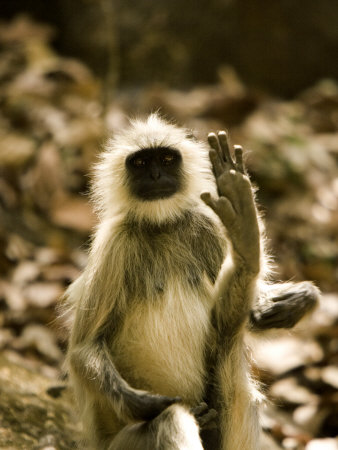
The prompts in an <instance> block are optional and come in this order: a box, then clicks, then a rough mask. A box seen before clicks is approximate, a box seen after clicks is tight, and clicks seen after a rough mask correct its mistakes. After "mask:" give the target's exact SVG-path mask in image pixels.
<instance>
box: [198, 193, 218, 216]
mask: <svg viewBox="0 0 338 450" xmlns="http://www.w3.org/2000/svg"><path fill="white" fill-rule="evenodd" d="M201 199H202V200H203V201H204V203H205V204H206V205H208V206H210V208H211V209H213V210H214V211H215V212H216V210H217V201H216V200H215V199H214V198H212V197H211V195H210V192H203V193H202V194H201Z"/></svg>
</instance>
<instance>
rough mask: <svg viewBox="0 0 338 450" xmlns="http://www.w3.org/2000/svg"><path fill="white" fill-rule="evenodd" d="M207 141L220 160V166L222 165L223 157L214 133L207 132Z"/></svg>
mask: <svg viewBox="0 0 338 450" xmlns="http://www.w3.org/2000/svg"><path fill="white" fill-rule="evenodd" d="M208 142H209V145H210V147H211V148H212V149H213V150H214V151H215V152H216V155H217V157H218V159H219V161H220V164H221V167H223V163H224V159H223V155H222V149H221V147H220V144H219V141H218V138H217V136H216V134H215V133H209V134H208Z"/></svg>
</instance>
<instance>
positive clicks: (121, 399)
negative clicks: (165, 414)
mask: <svg viewBox="0 0 338 450" xmlns="http://www.w3.org/2000/svg"><path fill="white" fill-rule="evenodd" d="M70 365H71V368H72V370H73V371H74V373H75V374H76V376H77V378H80V379H81V383H82V384H83V385H84V386H85V387H86V388H87V389H88V390H89V391H92V392H94V393H99V394H100V395H101V396H103V397H104V398H105V399H106V400H108V401H109V402H110V404H111V406H112V408H113V409H114V411H115V413H116V414H117V416H118V417H119V418H120V419H121V420H123V421H126V422H128V421H133V420H151V419H153V418H154V417H156V416H157V415H158V414H160V413H161V412H162V411H163V410H164V409H165V408H167V407H168V406H170V405H171V404H173V403H176V402H178V401H180V399H179V398H170V397H165V396H161V395H155V394H150V393H148V392H145V391H140V390H136V389H133V388H132V387H131V386H129V384H128V383H127V382H126V381H125V380H124V379H123V378H122V377H121V375H120V374H119V372H118V371H117V369H116V367H115V365H114V363H113V361H112V360H111V357H110V354H109V351H108V349H107V347H106V344H105V342H104V341H99V342H97V343H90V344H89V343H88V344H84V345H79V346H77V347H75V348H74V349H73V350H72V351H71V352H70Z"/></svg>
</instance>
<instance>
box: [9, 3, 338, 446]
mask: <svg viewBox="0 0 338 450" xmlns="http://www.w3.org/2000/svg"><path fill="white" fill-rule="evenodd" d="M337 22H338V2H336V1H335V0H322V1H321V2H318V1H315V0H308V1H307V2H306V4H304V2H294V1H292V0H281V1H275V2H265V1H263V0H208V1H206V0H195V1H186V2H180V1H178V0H171V1H169V0H157V1H154V0H152V1H151V0H138V2H134V1H131V0H77V1H75V0H54V1H53V2H46V1H44V0H7V1H6V0H3V1H2V2H1V4H0V325H1V328H0V380H1V381H2V383H1V384H0V392H1V398H2V402H1V404H0V429H1V433H0V448H1V449H20V448H22V449H26V448H27V449H28V448H39V449H40V448H55V449H68V448H73V445H74V440H75V437H76V433H77V430H78V425H77V423H76V419H74V418H73V416H72V409H73V408H72V405H71V403H70V402H69V399H68V398H67V396H66V394H64V393H63V392H62V389H61V388H59V387H58V386H56V385H57V383H58V380H59V379H60V373H61V372H60V368H61V365H62V361H63V358H64V351H65V348H66V345H67V333H66V332H65V331H64V330H62V328H61V331H60V326H59V325H58V324H56V322H55V319H56V305H57V302H58V299H59V298H60V296H61V295H62V292H63V291H64V289H65V288H66V287H67V285H68V284H69V283H70V282H71V281H73V280H74V279H75V278H76V277H77V276H78V275H79V273H80V271H81V270H82V268H83V267H84V266H85V264H86V248H87V245H88V238H89V235H90V233H91V230H92V229H93V226H94V225H95V222H96V218H95V216H94V214H93V212H92V209H91V206H90V204H89V202H88V199H87V196H86V193H87V192H88V186H89V179H90V176H89V174H90V170H91V169H90V167H91V165H92V163H93V162H95V160H96V157H97V154H98V152H99V151H100V148H101V147H102V145H103V143H104V141H105V139H106V137H107V136H108V135H110V134H111V133H114V131H115V130H118V129H119V128H120V127H122V126H123V125H125V124H126V123H127V117H128V116H137V115H145V114H148V113H150V112H152V111H155V110H159V111H160V113H161V114H163V115H164V116H165V117H167V118H169V119H174V120H175V121H177V123H178V124H183V125H185V126H187V127H189V128H191V129H193V130H194V133H195V134H196V136H197V137H199V138H201V139H205V137H206V134H207V133H208V132H209V131H217V130H219V129H224V128H226V129H228V130H229V131H230V134H231V138H232V142H233V143H236V144H241V145H243V146H244V148H245V149H246V150H247V154H246V159H247V166H248V168H249V171H250V173H251V177H252V180H253V182H254V183H255V184H256V185H257V186H258V187H259V191H258V199H259V203H260V205H261V210H262V212H263V214H264V216H265V221H266V224H267V235H268V239H269V246H270V248H271V250H272V253H273V255H274V257H275V261H276V264H277V270H276V279H280V280H288V279H292V280H295V281H298V280H303V279H310V280H313V281H314V282H315V283H316V284H317V285H318V286H319V287H320V288H321V290H322V291H323V301H322V304H321V306H320V308H319V310H318V311H317V312H315V314H314V315H313V316H312V317H311V318H309V319H308V320H307V321H304V322H303V323H302V324H300V325H299V326H298V327H297V330H295V332H292V333H290V332H285V333H278V334H276V335H271V336H270V337H269V340H263V341H257V342H255V343H254V352H255V357H256V362H257V364H256V366H255V368H254V370H255V373H256V375H257V377H258V378H259V379H260V380H261V382H262V383H263V386H264V390H265V392H266V393H267V395H268V397H269V398H271V400H272V401H273V405H274V406H272V404H271V405H270V406H268V407H267V408H266V411H265V415H264V427H265V429H266V430H267V431H268V433H269V434H270V436H271V437H272V439H273V441H272V442H274V445H276V448H285V449H293V450H302V449H305V448H306V450H316V449H318V450H321V449H323V450H325V449H327V450H330V449H337V448H338V443H337V438H336V436H337V434H338V391H337V388H338V367H337V362H338V294H337V287H338V269H337V261H338V210H337V206H338V170H337V159H338V82H337V78H338V27H337ZM13 374H15V376H14V375H13ZM32 374H34V376H33V375H32ZM54 385H55V386H54ZM19 394H20V395H19ZM271 445H272V444H271ZM271 448H273V447H271Z"/></svg>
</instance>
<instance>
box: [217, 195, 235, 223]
mask: <svg viewBox="0 0 338 450" xmlns="http://www.w3.org/2000/svg"><path fill="white" fill-rule="evenodd" d="M215 212H216V213H217V214H218V216H219V217H220V219H221V221H222V222H223V224H224V225H225V226H226V227H228V226H231V225H232V223H233V221H234V218H235V216H236V210H235V208H234V206H233V204H232V203H231V201H230V200H229V199H228V198H227V197H223V196H221V197H220V198H219V200H218V202H217V206H216V210H215Z"/></svg>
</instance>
